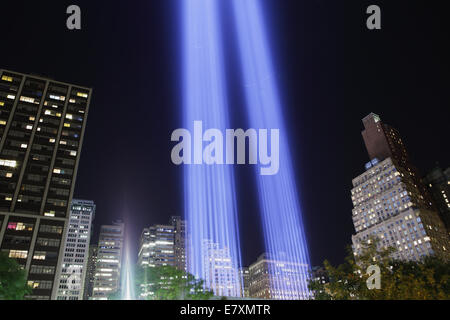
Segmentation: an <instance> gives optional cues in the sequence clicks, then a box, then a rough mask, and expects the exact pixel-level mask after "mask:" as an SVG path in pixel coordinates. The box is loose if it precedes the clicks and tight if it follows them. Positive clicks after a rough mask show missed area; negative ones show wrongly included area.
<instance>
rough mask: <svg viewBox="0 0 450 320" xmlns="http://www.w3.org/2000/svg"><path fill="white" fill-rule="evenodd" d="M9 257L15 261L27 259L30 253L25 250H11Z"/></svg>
mask: <svg viewBox="0 0 450 320" xmlns="http://www.w3.org/2000/svg"><path fill="white" fill-rule="evenodd" d="M9 257H10V258H15V259H26V258H27V257H28V251H25V250H10V251H9Z"/></svg>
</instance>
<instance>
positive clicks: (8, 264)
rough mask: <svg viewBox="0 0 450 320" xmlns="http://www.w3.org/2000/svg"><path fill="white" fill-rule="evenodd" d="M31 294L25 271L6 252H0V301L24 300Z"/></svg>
mask: <svg viewBox="0 0 450 320" xmlns="http://www.w3.org/2000/svg"><path fill="white" fill-rule="evenodd" d="M29 293H31V288H30V287H29V286H28V285H27V275H26V272H25V270H24V269H23V268H22V267H21V266H20V265H19V264H18V263H17V261H16V260H14V259H11V258H9V257H8V255H7V254H6V253H5V252H0V300H22V299H23V297H24V296H25V295H26V294H29Z"/></svg>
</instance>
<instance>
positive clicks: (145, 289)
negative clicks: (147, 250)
mask: <svg viewBox="0 0 450 320" xmlns="http://www.w3.org/2000/svg"><path fill="white" fill-rule="evenodd" d="M135 281H136V293H137V295H138V296H140V295H141V294H144V295H146V298H147V299H149V300H150V299H151V300H185V299H186V300H207V299H209V298H211V297H212V296H213V293H212V292H211V291H208V290H205V289H204V287H203V280H197V279H195V277H194V276H193V275H192V274H190V273H186V272H184V271H181V270H178V269H176V268H174V267H171V266H159V267H143V268H141V267H139V268H137V270H136V272H135Z"/></svg>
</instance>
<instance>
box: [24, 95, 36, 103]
mask: <svg viewBox="0 0 450 320" xmlns="http://www.w3.org/2000/svg"><path fill="white" fill-rule="evenodd" d="M20 101H24V102H29V103H34V101H35V100H34V98H30V97H25V96H21V97H20Z"/></svg>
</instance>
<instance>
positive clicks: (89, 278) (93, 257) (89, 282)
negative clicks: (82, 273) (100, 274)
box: [83, 244, 98, 300]
mask: <svg viewBox="0 0 450 320" xmlns="http://www.w3.org/2000/svg"><path fill="white" fill-rule="evenodd" d="M97 254H98V245H97V244H93V245H90V246H89V258H88V263H87V267H86V277H85V278H84V293H83V300H89V299H90V298H92V295H93V292H94V280H95V269H96V265H97Z"/></svg>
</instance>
